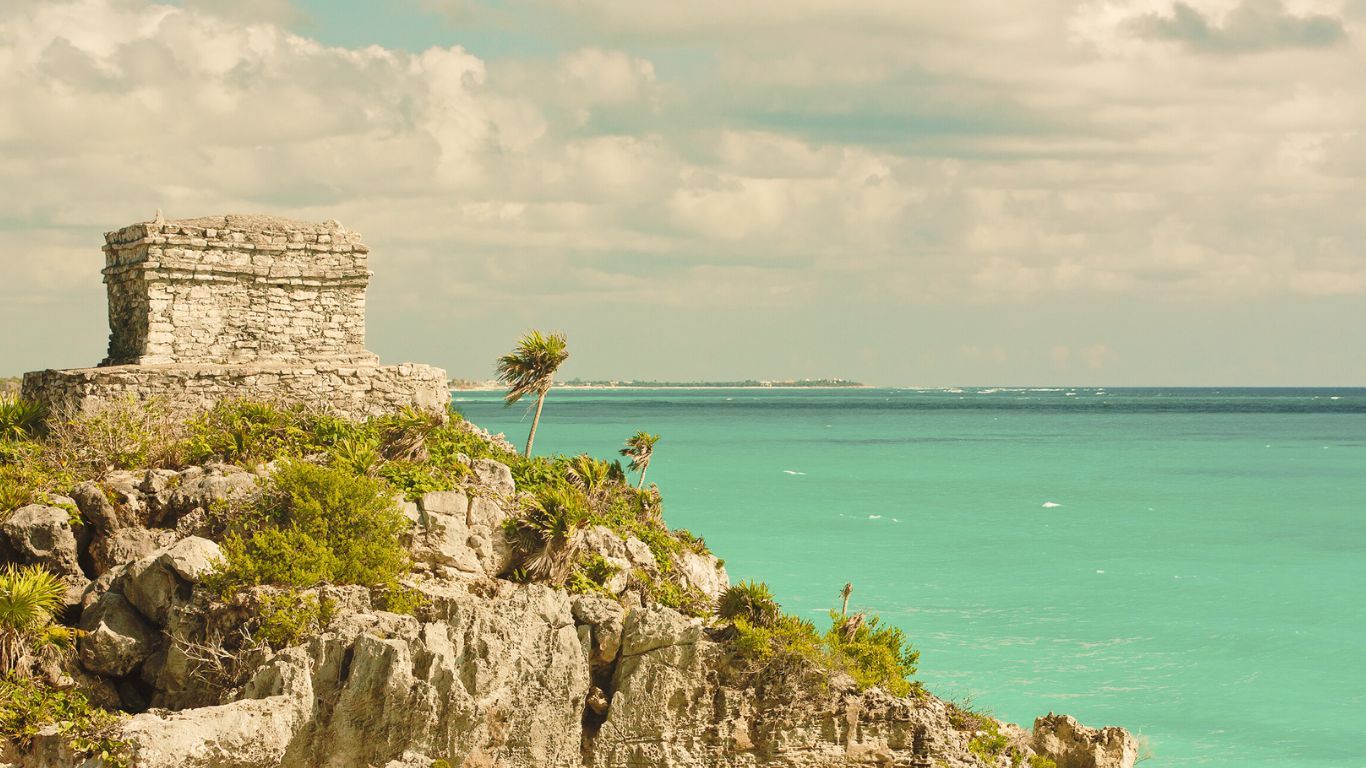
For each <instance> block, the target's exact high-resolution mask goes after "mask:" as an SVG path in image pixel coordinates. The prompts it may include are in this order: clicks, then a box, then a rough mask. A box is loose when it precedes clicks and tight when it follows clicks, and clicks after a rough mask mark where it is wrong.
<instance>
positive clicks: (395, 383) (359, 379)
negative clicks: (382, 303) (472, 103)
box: [23, 213, 448, 417]
mask: <svg viewBox="0 0 1366 768" xmlns="http://www.w3.org/2000/svg"><path fill="white" fill-rule="evenodd" d="M369 250H370V249H369V248H368V247H366V246H365V244H364V243H362V242H361V237H360V234H359V233H357V232H352V231H350V230H347V229H346V228H345V227H343V226H342V225H341V224H340V223H338V222H336V221H328V222H324V223H321V224H310V223H307V222H300V221H292V220H289V219H284V218H279V217H274V216H236V215H230V216H212V217H203V218H194V219H181V220H176V221H165V220H163V219H161V217H160V214H159V213H158V216H157V218H156V219H155V220H154V221H151V222H146V223H140V224H133V225H131V226H127V227H124V228H122V229H118V230H115V231H113V232H108V233H106V234H105V246H104V253H105V267H104V270H103V273H104V282H105V285H106V286H107V291H108V300H109V352H108V356H107V357H106V358H105V360H104V361H103V362H102V363H101V364H100V365H99V366H98V367H95V368H81V369H74V370H46V371H35V372H31V373H28V374H26V375H25V376H24V384H23V392H24V397H26V398H29V399H31V400H35V401H38V402H41V403H43V404H45V405H46V406H47V407H48V408H50V409H52V410H54V411H82V410H88V409H90V408H91V407H93V406H95V405H96V404H98V403H100V402H104V401H109V400H113V399H121V398H127V397H130V396H131V397H134V398H137V399H148V398H153V397H155V398H161V399H163V400H164V401H166V403H167V404H168V405H170V406H171V407H173V408H174V409H176V410H184V411H192V410H196V409H200V408H205V407H208V406H211V405H212V404H213V403H214V402H216V401H219V400H222V399H225V398H250V399H266V400H279V401H285V402H299V403H305V404H309V405H316V406H319V407H324V408H327V409H329V410H332V411H334V412H337V413H339V414H343V415H349V416H354V417H363V416H368V415H374V414H379V413H384V412H389V411H394V410H397V409H399V408H402V407H403V406H405V405H410V404H411V405H414V406H416V407H419V408H424V409H429V410H442V409H444V408H445V405H446V402H447V399H448V390H447V384H446V374H445V371H442V370H441V369H438V368H434V367H432V366H427V365H418V364H411V363H405V364H402V365H394V366H385V365H380V364H379V358H378V356H376V355H375V354H373V353H371V352H369V351H367V350H366V348H365V292H366V288H367V287H368V285H369V281H370V274H371V273H370V269H369V264H368V261H369Z"/></svg>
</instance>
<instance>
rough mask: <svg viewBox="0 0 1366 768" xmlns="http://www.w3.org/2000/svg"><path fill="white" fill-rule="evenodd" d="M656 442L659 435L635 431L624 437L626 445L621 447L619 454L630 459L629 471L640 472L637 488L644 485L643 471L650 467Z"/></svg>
mask: <svg viewBox="0 0 1366 768" xmlns="http://www.w3.org/2000/svg"><path fill="white" fill-rule="evenodd" d="M657 442H659V435H652V434H650V433H649V432H637V433H635V434H634V435H631V436H630V437H628V438H627V439H626V447H625V448H622V449H621V455H622V456H625V457H627V458H629V459H630V460H631V471H632V472H639V473H640V484H639V485H637V486H636V487H637V488H644V487H645V471H646V470H648V469H649V468H650V459H652V458H654V455H655V443H657Z"/></svg>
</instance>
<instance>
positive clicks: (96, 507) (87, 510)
mask: <svg viewBox="0 0 1366 768" xmlns="http://www.w3.org/2000/svg"><path fill="white" fill-rule="evenodd" d="M71 498H72V499H74V500H75V501H76V506H77V507H79V508H80V510H81V515H82V516H83V517H84V518H85V519H86V521H88V522H89V523H90V524H91V525H92V526H94V528H95V531H96V532H97V533H103V534H108V533H111V532H113V531H116V530H118V529H120V528H127V527H129V526H135V525H137V524H138V520H137V517H136V516H135V515H133V514H132V513H131V512H130V511H129V510H128V509H126V508H124V509H120V508H118V507H115V506H114V502H113V501H111V500H110V499H109V496H108V495H107V494H106V493H105V490H104V488H103V487H101V486H100V484H99V483H94V482H85V483H81V484H80V485H78V486H76V487H75V488H74V489H72V491H71Z"/></svg>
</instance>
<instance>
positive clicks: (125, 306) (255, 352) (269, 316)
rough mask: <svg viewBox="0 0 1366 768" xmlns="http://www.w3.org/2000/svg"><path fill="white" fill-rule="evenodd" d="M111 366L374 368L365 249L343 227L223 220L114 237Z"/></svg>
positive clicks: (109, 238)
mask: <svg viewBox="0 0 1366 768" xmlns="http://www.w3.org/2000/svg"><path fill="white" fill-rule="evenodd" d="M105 242H106V244H105V246H104V252H105V264H106V266H105V269H104V281H105V283H106V285H107V286H108V295H109V329H110V335H109V356H108V357H107V358H106V359H105V361H104V365H125V364H158V363H170V362H175V363H180V364H203V363H217V364H235V363H249V362H255V361H262V360H265V361H285V360H296V359H299V358H303V359H309V360H326V359H331V360H338V361H349V362H374V361H375V357H374V355H371V354H370V353H368V352H366V351H365V289H366V286H367V285H368V284H369V281H370V271H369V268H368V264H367V254H368V253H369V248H367V247H366V246H365V245H364V244H363V243H361V241H360V235H359V234H358V233H356V232H351V231H349V230H347V229H346V228H344V227H342V226H341V224H339V223H337V222H335V221H329V222H325V223H323V224H309V223H305V222H298V221H291V220H289V219H282V218H278V217H274V216H214V217H205V218H198V219H183V220H179V221H154V222H148V223H143V224H134V225H132V226H129V227H124V228H123V229H120V230H117V231H114V232H109V233H106V234H105Z"/></svg>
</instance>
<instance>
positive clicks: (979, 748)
mask: <svg viewBox="0 0 1366 768" xmlns="http://www.w3.org/2000/svg"><path fill="white" fill-rule="evenodd" d="M1009 749H1010V739H1009V738H1007V737H1006V735H1005V734H1004V733H1001V727H1000V726H999V725H997V724H996V721H995V720H992V719H990V718H987V719H986V720H985V722H984V724H983V726H982V730H980V731H979V732H978V733H977V735H976V736H973V737H972V740H971V741H969V742H968V751H969V752H971V753H972V754H973V755H976V756H977V757H978V758H980V759H981V760H982V762H985V763H987V764H988V765H992V764H995V762H996V758H998V757H1000V756H1001V755H1004V754H1006V751H1007V750H1009ZM1012 762H1013V761H1012Z"/></svg>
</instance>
